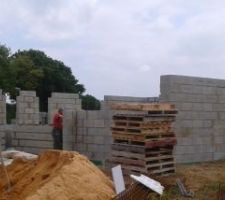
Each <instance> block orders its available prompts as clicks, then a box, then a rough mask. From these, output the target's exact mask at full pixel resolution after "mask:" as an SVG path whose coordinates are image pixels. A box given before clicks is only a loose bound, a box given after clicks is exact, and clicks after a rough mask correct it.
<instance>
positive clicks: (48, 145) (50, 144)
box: [19, 140, 53, 149]
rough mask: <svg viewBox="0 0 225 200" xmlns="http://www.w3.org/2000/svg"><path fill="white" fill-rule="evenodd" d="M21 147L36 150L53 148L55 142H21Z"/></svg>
mask: <svg viewBox="0 0 225 200" xmlns="http://www.w3.org/2000/svg"><path fill="white" fill-rule="evenodd" d="M19 146H22V147H34V148H46V149H48V148H53V142H50V141H37V140H19Z"/></svg>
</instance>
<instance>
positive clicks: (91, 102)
mask: <svg viewBox="0 0 225 200" xmlns="http://www.w3.org/2000/svg"><path fill="white" fill-rule="evenodd" d="M81 99H82V109H84V110H99V109H100V106H101V104H100V101H99V100H98V99H96V98H95V97H94V96H92V95H89V94H87V95H84V96H82V97H81Z"/></svg>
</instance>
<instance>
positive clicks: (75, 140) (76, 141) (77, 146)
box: [63, 110, 112, 165]
mask: <svg viewBox="0 0 225 200" xmlns="http://www.w3.org/2000/svg"><path fill="white" fill-rule="evenodd" d="M109 117H110V116H109V115H107V114H106V112H105V111H102V110H100V111H84V110H82V111H74V112H67V113H65V116H64V118H66V119H65V120H64V127H65V128H64V129H63V142H64V143H63V147H64V149H66V150H75V151H78V152H80V153H81V154H84V155H86V156H87V157H88V158H89V159H90V160H92V161H94V162H96V163H97V164H99V165H104V162H105V159H106V158H108V157H109V154H110V149H111V142H112V139H111V132H110V118H109ZM71 118H72V119H73V120H72V121H70V119H71ZM71 122H72V124H71ZM71 125H72V126H71Z"/></svg>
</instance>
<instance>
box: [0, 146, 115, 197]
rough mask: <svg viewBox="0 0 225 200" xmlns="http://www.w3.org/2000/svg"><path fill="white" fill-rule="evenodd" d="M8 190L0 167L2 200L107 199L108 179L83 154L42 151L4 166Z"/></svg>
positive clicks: (110, 195) (111, 185)
mask: <svg viewBox="0 0 225 200" xmlns="http://www.w3.org/2000/svg"><path fill="white" fill-rule="evenodd" d="M7 170H8V173H9V177H10V180H11V185H12V189H11V191H9V192H7V191H6V188H7V182H6V180H5V179H4V178H3V177H4V174H3V170H1V168H0V177H1V179H0V199H2V200H43V199H45V200H69V199H71V200H87V199H88V200H107V199H108V200H109V199H111V198H112V196H113V195H114V191H113V184H112V182H111V181H110V180H109V179H108V178H107V177H106V176H105V175H104V174H103V173H102V172H101V171H100V170H99V169H98V168H97V167H95V166H94V165H93V164H92V163H91V162H90V161H89V160H88V159H87V158H86V157H84V156H81V155H80V154H78V153H72V152H67V151H53V150H52V151H46V152H44V153H43V154H41V155H40V156H39V157H38V159H37V160H23V159H16V160H14V162H13V163H12V164H11V165H9V166H8V167H7Z"/></svg>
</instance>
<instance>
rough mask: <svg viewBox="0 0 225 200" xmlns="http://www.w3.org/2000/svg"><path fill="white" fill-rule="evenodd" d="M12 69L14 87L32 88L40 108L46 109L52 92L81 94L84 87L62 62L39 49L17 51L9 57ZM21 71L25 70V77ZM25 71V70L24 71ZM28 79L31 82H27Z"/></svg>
mask: <svg viewBox="0 0 225 200" xmlns="http://www.w3.org/2000/svg"><path fill="white" fill-rule="evenodd" d="M11 65H12V70H13V72H14V73H15V75H14V76H15V77H17V78H18V80H17V84H16V87H19V88H21V89H34V90H36V92H37V95H38V96H39V97H40V108H41V110H42V111H47V101H48V97H50V95H51V93H52V92H70V93H78V94H80V95H81V94H82V93H83V92H84V91H85V88H84V86H83V85H82V84H79V83H78V80H77V79H76V78H75V77H74V75H73V74H72V71H71V69H70V68H69V67H67V66H66V65H65V64H64V63H63V62H61V61H58V60H54V59H52V58H50V57H48V56H47V55H46V54H45V53H44V52H42V51H39V50H32V49H31V50H28V51H18V52H16V53H15V54H14V55H13V56H12V57H11ZM22 71H24V72H25V71H27V74H26V78H25V79H24V77H23V76H22ZM25 73H26V72H25ZM28 80H30V82H31V81H32V83H27V81H28Z"/></svg>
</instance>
